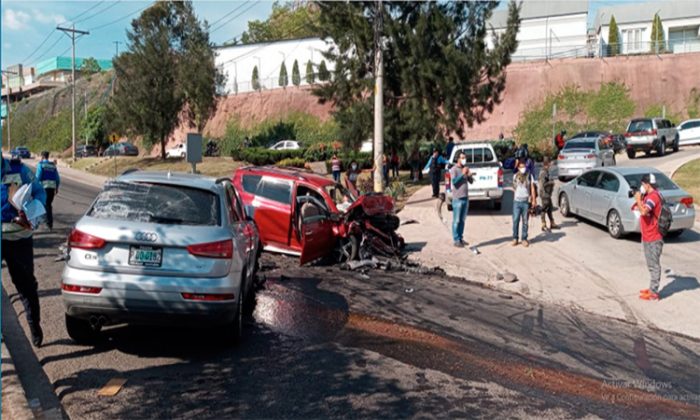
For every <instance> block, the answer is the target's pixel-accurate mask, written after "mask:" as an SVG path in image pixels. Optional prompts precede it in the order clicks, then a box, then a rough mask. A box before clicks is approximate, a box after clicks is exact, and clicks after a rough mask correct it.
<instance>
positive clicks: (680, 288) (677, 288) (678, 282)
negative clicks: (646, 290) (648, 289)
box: [659, 274, 700, 299]
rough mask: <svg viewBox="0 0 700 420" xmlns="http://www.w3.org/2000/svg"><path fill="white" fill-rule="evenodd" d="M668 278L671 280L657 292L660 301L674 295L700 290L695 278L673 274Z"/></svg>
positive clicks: (699, 284)
mask: <svg viewBox="0 0 700 420" xmlns="http://www.w3.org/2000/svg"><path fill="white" fill-rule="evenodd" d="M668 278H669V279H673V280H671V282H670V283H668V284H667V285H665V286H664V287H663V289H661V290H660V291H659V295H660V296H661V298H662V299H666V298H668V297H670V296H672V295H675V294H676V293H681V292H687V291H690V290H695V289H700V283H698V279H697V278H695V277H689V276H679V275H676V274H673V275H670V276H668Z"/></svg>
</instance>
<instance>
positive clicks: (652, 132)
mask: <svg viewBox="0 0 700 420" xmlns="http://www.w3.org/2000/svg"><path fill="white" fill-rule="evenodd" d="M625 140H627V157H629V158H630V159H634V158H635V157H637V152H639V151H643V152H644V153H646V154H647V155H648V154H650V153H651V151H652V150H654V151H656V153H657V154H658V155H659V156H663V155H665V154H666V150H667V149H669V148H672V149H673V151H674V152H677V151H678V142H679V138H678V130H676V127H675V126H674V125H673V124H672V123H671V121H669V120H667V119H663V118H637V119H634V120H632V121H630V123H629V125H628V126H627V130H626V132H625Z"/></svg>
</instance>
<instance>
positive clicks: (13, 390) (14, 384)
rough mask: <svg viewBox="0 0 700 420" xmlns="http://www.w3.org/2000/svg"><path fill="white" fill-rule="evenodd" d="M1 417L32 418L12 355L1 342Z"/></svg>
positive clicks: (16, 419) (19, 419)
mask: <svg viewBox="0 0 700 420" xmlns="http://www.w3.org/2000/svg"><path fill="white" fill-rule="evenodd" d="M2 418H3V419H12V420H25V419H34V413H33V412H32V410H31V409H30V408H29V402H28V401H27V396H26V395H25V393H24V388H22V384H21V383H20V381H19V378H18V377H17V371H16V369H15V365H14V363H13V362H12V355H11V354H10V352H9V351H8V350H7V346H5V341H4V340H3V342H2Z"/></svg>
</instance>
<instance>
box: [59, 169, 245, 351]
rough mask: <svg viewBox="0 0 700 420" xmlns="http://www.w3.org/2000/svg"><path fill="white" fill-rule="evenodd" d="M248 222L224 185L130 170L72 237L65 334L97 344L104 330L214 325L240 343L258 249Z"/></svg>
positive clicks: (101, 197) (65, 293) (228, 186)
mask: <svg viewBox="0 0 700 420" xmlns="http://www.w3.org/2000/svg"><path fill="white" fill-rule="evenodd" d="M250 212H251V211H250V210H249V213H250ZM251 216H252V215H246V212H245V211H244V208H243V207H242V203H241V200H240V198H239V197H238V194H237V192H236V191H235V190H234V188H233V186H232V185H231V183H230V181H229V180H227V179H222V180H215V179H213V178H206V177H202V176H198V175H189V174H174V173H173V174H171V173H161V172H132V173H129V174H126V175H122V176H120V177H118V178H117V179H115V180H114V181H111V182H108V183H107V184H105V186H104V189H103V190H102V192H100V194H99V195H98V196H97V198H96V199H95V201H94V203H93V204H92V206H91V207H90V209H89V210H88V211H87V213H86V214H85V215H84V216H83V217H82V218H81V219H80V220H79V221H78V223H76V225H75V228H74V229H73V231H72V232H71V234H70V237H69V241H68V242H69V244H68V245H69V250H68V252H69V253H68V260H67V262H66V265H65V268H64V270H63V276H62V277H63V281H62V292H63V301H64V303H65V308H66V328H67V330H68V335H70V337H71V338H72V339H73V340H75V341H76V342H80V343H92V342H95V341H96V339H97V338H98V337H99V332H100V329H101V328H102V327H103V326H105V325H111V324H119V323H137V324H150V325H153V324H162V323H165V324H170V325H190V326H202V325H205V326H216V327H217V328H218V329H219V333H220V335H221V337H223V338H225V339H227V341H230V342H237V341H238V340H239V339H240V336H241V329H242V325H243V324H242V322H243V320H242V317H243V313H244V310H245V309H244V307H245V308H250V306H249V305H250V303H251V301H252V299H253V293H254V289H253V283H254V276H255V269H256V265H257V258H258V251H259V246H258V243H259V238H258V230H257V228H256V226H255V223H254V222H253V221H252V217H251Z"/></svg>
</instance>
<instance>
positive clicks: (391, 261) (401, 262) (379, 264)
mask: <svg viewBox="0 0 700 420" xmlns="http://www.w3.org/2000/svg"><path fill="white" fill-rule="evenodd" d="M340 268H341V270H350V271H356V270H359V271H361V272H363V273H366V272H367V271H369V270H370V269H383V270H384V271H393V272H406V273H411V274H430V275H444V274H445V270H443V269H442V268H440V267H424V266H422V265H420V264H418V263H415V262H412V261H408V260H406V259H405V258H403V257H402V258H383V257H372V258H367V259H363V260H359V261H348V262H347V263H345V264H343V265H341V266H340Z"/></svg>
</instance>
